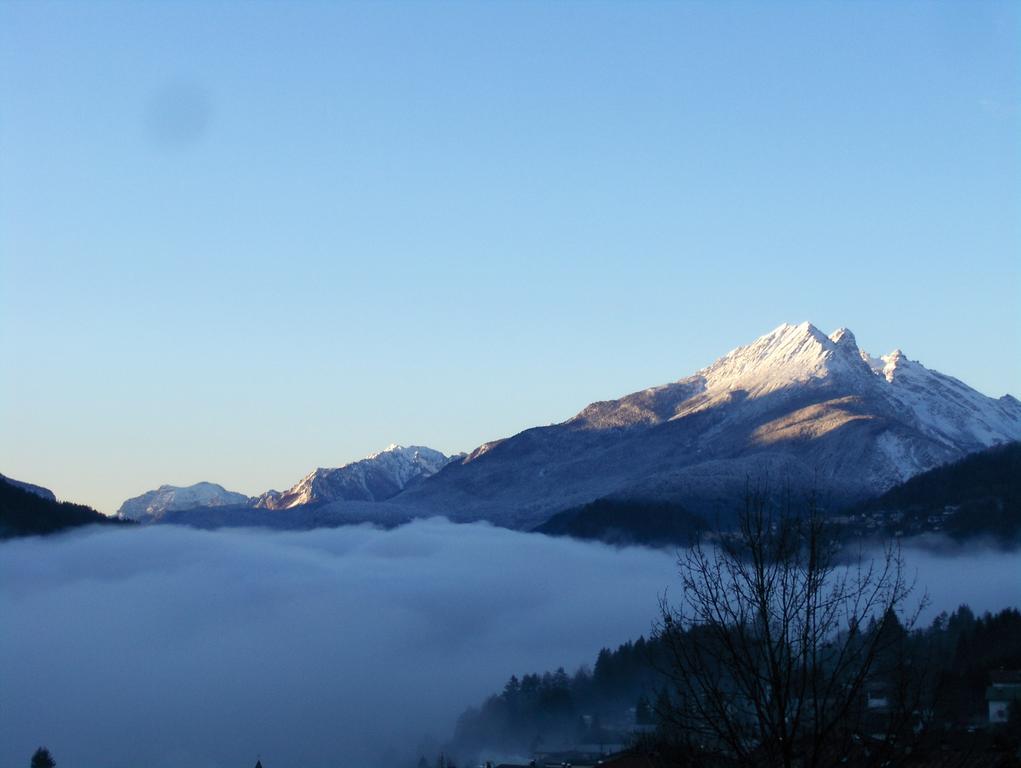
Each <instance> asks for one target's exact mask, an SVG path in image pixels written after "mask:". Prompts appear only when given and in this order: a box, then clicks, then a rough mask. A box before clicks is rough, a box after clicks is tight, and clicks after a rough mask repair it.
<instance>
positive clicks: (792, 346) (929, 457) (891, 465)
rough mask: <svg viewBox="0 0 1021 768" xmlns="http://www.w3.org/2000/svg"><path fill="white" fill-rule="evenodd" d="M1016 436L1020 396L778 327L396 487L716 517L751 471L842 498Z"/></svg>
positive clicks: (500, 509)
mask: <svg viewBox="0 0 1021 768" xmlns="http://www.w3.org/2000/svg"><path fill="white" fill-rule="evenodd" d="M1018 439H1021V403H1019V402H1018V401H1017V400H1016V399H1015V398H1013V397H1011V396H1009V395H1008V396H1004V397H1001V398H999V399H993V398H989V397H986V396H985V395H982V394H981V393H979V392H977V391H975V390H973V389H971V388H970V387H968V386H967V385H966V384H964V383H962V382H960V381H958V380H957V379H955V378H953V377H950V376H946V375H944V374H941V373H938V372H936V371H931V370H929V369H927V368H925V367H924V366H923V365H921V364H920V363H918V362H915V361H912V360H909V359H908V358H907V357H906V356H905V355H904V354H903V353H901V352H900V351H899V350H897V351H895V352H893V353H891V354H889V355H886V356H884V357H882V358H873V357H872V356H870V355H868V354H867V353H865V352H863V351H862V350H860V349H859V347H858V345H857V343H856V341H855V338H854V335H853V334H852V333H851V332H850V331H848V330H847V329H840V330H838V331H836V332H834V333H833V334H831V335H829V336H827V335H826V334H824V333H822V332H820V331H819V330H818V329H817V328H815V327H814V326H812V325H811V324H809V323H802V324H800V325H787V324H785V325H782V326H780V327H779V328H777V329H775V330H773V331H772V332H770V333H768V334H766V335H765V336H762V337H760V338H759V339H756V340H755V341H754V342H752V343H751V344H749V345H747V346H744V347H739V348H738V349H735V350H733V351H732V352H730V353H728V354H727V355H725V356H724V357H722V358H720V359H719V360H717V361H716V362H715V363H713V364H712V365H710V366H708V367H707V368H704V369H703V370H701V371H698V372H697V373H695V374H694V375H692V376H689V377H687V378H684V379H681V380H680V381H677V382H674V383H672V384H667V385H664V386H660V387H653V388H651V389H646V390H642V391H640V392H635V393H633V394H630V395H627V396H626V397H623V398H620V399H618V400H610V401H605V402H598V403H593V404H592V405H589V406H588V407H586V408H585V409H583V410H582V411H581V412H580V413H579V414H577V415H576V416H575V417H573V418H571V419H569V420H567V421H565V422H563V423H560V424H555V425H552V426H548V427H537V428H534V429H529V430H525V431H524V432H521V433H520V434H518V435H515V436H513V437H511V438H507V439H505V440H499V441H495V442H492V443H487V444H485V445H483V446H481V447H480V448H478V449H476V450H475V451H473V452H472V453H471V454H469V455H468V456H467V457H466V458H464V459H463V460H461V461H455V462H452V463H451V464H450V465H449V466H447V467H446V468H444V469H443V471H442V472H439V473H438V474H436V475H435V476H434V477H432V478H430V479H429V480H428V481H426V482H423V483H421V484H420V485H418V486H417V487H414V488H409V489H408V490H407V491H405V492H404V493H402V494H400V495H399V496H396V497H395V498H394V499H393V502H394V503H395V504H400V505H408V506H410V507H413V508H415V509H416V513H417V514H445V515H447V516H449V517H451V518H452V519H455V520H466V521H467V520H476V519H487V520H491V521H492V522H495V523H497V524H500V525H507V526H509V527H514V528H532V527H534V526H536V525H538V524H540V523H542V522H543V521H544V520H546V519H548V518H549V517H550V516H551V515H553V514H554V513H556V512H559V511H561V510H565V509H569V508H573V507H577V506H579V505H584V504H587V503H589V502H591V501H594V500H596V499H599V498H603V497H610V498H615V499H622V498H628V499H647V500H650V501H651V500H669V501H673V502H680V503H683V504H684V505H685V506H686V507H687V508H688V509H690V510H692V511H693V512H696V513H699V514H702V515H704V516H707V517H709V518H711V517H712V516H713V515H716V514H726V512H727V511H729V510H732V509H733V508H734V506H735V504H736V503H737V501H738V500H739V499H740V495H741V489H742V488H743V487H744V485H745V483H746V481H747V479H748V478H753V479H761V478H768V480H769V481H770V482H771V483H773V484H775V485H780V484H789V485H790V486H791V487H792V488H793V489H795V490H799V489H801V490H804V489H810V488H814V489H816V490H818V491H819V492H821V493H822V495H823V496H824V497H825V498H826V500H827V501H828V502H829V503H830V504H833V505H842V504H847V503H851V502H853V501H856V500H859V499H862V498H866V497H869V496H873V495H876V494H878V493H881V492H883V491H885V490H886V489H888V488H890V487H891V486H893V485H895V484H896V483H899V482H901V481H903V480H905V479H907V478H909V477H911V476H913V475H915V474H918V473H919V472H923V471H925V470H928V469H931V468H933V467H936V466H939V465H941V464H945V463H947V462H950V461H954V460H956V459H959V458H961V457H962V456H964V455H966V454H968V453H971V452H973V451H976V450H980V449H982V448H985V447H988V446H991V445H995V444H997V443H1004V442H1010V441H1014V440H1018Z"/></svg>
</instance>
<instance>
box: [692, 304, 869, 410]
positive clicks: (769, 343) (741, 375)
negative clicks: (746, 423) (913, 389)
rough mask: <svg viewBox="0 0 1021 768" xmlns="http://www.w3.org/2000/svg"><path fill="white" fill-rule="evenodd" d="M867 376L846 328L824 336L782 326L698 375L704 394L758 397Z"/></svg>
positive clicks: (807, 328)
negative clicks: (833, 376) (843, 377)
mask: <svg viewBox="0 0 1021 768" xmlns="http://www.w3.org/2000/svg"><path fill="white" fill-rule="evenodd" d="M864 371H867V368H866V367H865V366H864V365H862V360H861V352H860V350H859V349H858V345H857V342H856V341H855V339H854V334H853V333H851V332H850V331H849V330H847V329H846V328H841V329H840V330H838V331H835V332H834V333H833V334H832V335H831V336H827V335H826V334H824V333H823V332H822V331H820V330H819V329H818V328H816V327H815V326H814V325H812V324H811V323H809V322H804V323H800V324H798V325H791V324H790V323H784V324H783V325H781V326H779V327H778V328H775V329H774V330H772V331H770V332H769V333H767V334H766V335H765V336H760V337H759V338H758V339H756V340H755V341H753V342H752V343H751V344H748V345H746V346H743V347H738V348H737V349H735V350H733V351H731V352H729V353H728V354H726V355H724V356H723V357H722V358H720V359H719V360H717V361H716V362H715V363H713V364H712V365H710V366H709V367H708V368H704V369H703V370H701V371H699V373H698V374H697V375H699V376H701V377H703V378H704V380H705V385H706V389H707V391H709V392H710V393H711V392H714V391H716V392H723V391H727V392H733V391H736V390H742V391H744V392H746V393H747V394H748V396H760V395H763V394H768V393H770V392H773V391H775V390H778V389H782V388H786V387H789V386H791V385H793V384H804V383H807V382H809V381H812V380H819V379H824V378H826V377H827V376H829V375H831V374H842V373H848V374H857V375H860V374H861V373H862V372H864Z"/></svg>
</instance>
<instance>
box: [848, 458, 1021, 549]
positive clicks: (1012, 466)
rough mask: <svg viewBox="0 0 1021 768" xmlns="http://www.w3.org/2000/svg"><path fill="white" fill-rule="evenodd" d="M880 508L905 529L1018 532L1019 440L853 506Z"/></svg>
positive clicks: (1013, 535)
mask: <svg viewBox="0 0 1021 768" xmlns="http://www.w3.org/2000/svg"><path fill="white" fill-rule="evenodd" d="M853 512H855V513H859V514H868V513H882V514H884V515H885V517H886V518H887V519H889V520H890V522H891V524H895V525H897V526H900V527H902V528H906V529H907V530H909V531H910V530H914V529H915V528H918V529H919V530H937V531H942V532H944V533H946V534H947V535H949V536H952V537H954V538H956V539H965V538H971V537H974V536H994V537H996V538H997V539H1000V540H1001V541H1013V540H1016V539H1017V538H1018V536H1019V535H1021V443H1010V444H1009V445H1004V446H998V447H996V448H990V449H989V450H986V451H980V452H978V453H974V454H972V455H970V456H967V457H966V458H964V459H962V460H960V461H958V462H955V463H953V464H948V465H946V466H942V467H937V468H936V469H933V470H930V471H928V472H924V473H922V474H920V475H917V476H916V477H913V478H911V479H910V480H908V481H907V482H905V483H902V484H900V485H897V486H895V487H893V488H891V489H890V490H889V491H887V492H886V493H884V494H883V495H881V496H878V497H876V498H875V499H872V500H871V501H868V502H865V503H863V504H861V505H860V506H858V507H856V508H855V509H854V510H853Z"/></svg>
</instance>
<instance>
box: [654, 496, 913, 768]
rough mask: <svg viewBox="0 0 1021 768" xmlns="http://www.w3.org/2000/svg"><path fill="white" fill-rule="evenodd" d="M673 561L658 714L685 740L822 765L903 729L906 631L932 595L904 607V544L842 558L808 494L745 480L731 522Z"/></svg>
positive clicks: (661, 628)
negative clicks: (779, 499)
mask: <svg viewBox="0 0 1021 768" xmlns="http://www.w3.org/2000/svg"><path fill="white" fill-rule="evenodd" d="M678 566H679V570H680V579H681V586H682V595H681V599H680V601H679V602H678V603H677V604H676V605H673V604H670V603H669V602H668V601H667V600H666V598H663V599H662V601H661V606H660V608H661V612H660V620H659V623H658V625H657V627H656V633H657V635H658V637H659V638H660V639H661V640H662V641H663V644H664V647H665V649H666V653H667V658H668V661H667V669H665V670H663V671H664V672H666V673H667V676H668V679H669V681H670V687H671V691H670V695H669V696H667V697H663V698H661V700H660V704H659V705H658V709H659V710H660V711H659V712H658V713H657V714H658V715H659V716H660V718H661V720H662V721H663V722H664V723H665V725H666V726H667V727H668V729H669V730H670V732H671V733H672V734H673V735H674V736H676V737H678V738H679V739H680V740H683V741H684V742H685V743H686V744H687V745H688V746H689V748H691V749H693V750H696V751H698V752H700V753H701V754H703V755H710V754H713V755H718V756H724V757H725V758H726V760H727V761H729V762H733V761H736V762H737V763H738V764H742V765H749V766H784V768H791V767H792V766H795V765H797V766H804V768H814V767H815V766H823V765H833V764H837V763H839V762H840V760H841V759H842V758H845V757H847V756H848V754H849V753H850V752H851V751H853V750H854V748H858V750H859V751H862V752H864V751H865V749H866V747H865V745H866V744H869V745H871V747H872V752H873V753H875V752H876V749H875V747H876V745H877V743H878V744H879V745H880V746H882V745H883V744H884V743H885V744H890V743H893V741H894V740H895V739H896V738H898V735H902V734H903V733H904V732H905V727H906V726H907V725H908V723H907V715H908V713H910V712H911V711H913V710H914V709H915V707H916V702H915V701H914V700H913V699H912V697H911V696H910V695H908V692H907V687H906V686H905V679H904V674H903V672H904V669H905V667H904V664H903V656H902V653H901V651H902V647H903V642H902V641H903V639H904V638H905V637H906V636H907V633H908V632H910V630H911V629H912V627H913V626H914V624H915V622H916V620H917V617H918V613H919V611H920V610H921V609H922V604H923V603H924V598H923V599H921V600H919V601H918V603H917V605H916V606H915V607H914V608H909V606H908V600H909V597H910V596H911V593H912V589H913V585H912V583H910V582H909V581H908V580H907V579H906V578H905V573H904V563H903V560H902V558H901V553H900V551H899V549H898V548H897V547H896V546H894V545H890V546H887V547H886V549H885V550H884V551H882V552H881V553H880V554H879V555H878V556H877V557H871V558H870V557H866V556H864V553H862V552H859V554H858V556H857V558H854V559H851V560H848V559H847V558H846V553H845V552H844V551H843V549H842V547H841V546H840V545H839V544H838V543H837V542H836V541H835V540H834V539H833V538H832V537H831V536H830V535H829V534H828V528H827V526H826V525H825V524H824V521H823V519H822V517H821V515H820V514H819V512H818V509H817V507H816V505H815V503H814V501H813V500H809V502H808V503H807V504H806V509H805V510H804V511H803V512H801V513H796V512H795V511H794V510H793V508H792V506H791V504H790V495H789V494H788V500H787V501H786V502H785V503H784V504H783V505H781V506H776V505H773V504H771V503H770V501H769V496H768V494H767V493H766V492H763V491H759V492H754V491H749V492H748V493H747V494H746V498H745V505H744V509H743V511H742V513H741V514H740V515H739V520H738V526H737V529H736V531H732V532H729V533H720V534H717V535H716V536H714V537H712V538H711V539H709V540H707V541H706V542H704V543H699V544H696V545H695V546H693V547H692V548H690V549H688V550H686V551H685V552H684V553H682V554H681V555H680V556H679V559H678ZM905 612H906V613H905ZM870 689H872V690H873V693H874V696H873V698H872V701H871V704H872V706H870V702H869V693H870ZM880 712H882V713H883V714H882V715H881V716H880V715H879V713H880ZM869 717H871V718H873V720H876V721H877V722H874V723H872V724H871V725H867V723H866V719H867V718H869ZM863 734H864V739H863ZM869 734H873V738H871V739H870V738H869ZM884 759H889V757H888V756H887V757H885V758H884Z"/></svg>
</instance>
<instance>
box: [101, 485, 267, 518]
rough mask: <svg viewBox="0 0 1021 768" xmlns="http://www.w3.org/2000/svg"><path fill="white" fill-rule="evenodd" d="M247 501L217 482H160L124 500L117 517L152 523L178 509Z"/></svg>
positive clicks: (247, 501) (239, 494) (220, 505)
mask: <svg viewBox="0 0 1021 768" xmlns="http://www.w3.org/2000/svg"><path fill="white" fill-rule="evenodd" d="M248 503H249V498H248V497H247V496H245V495H244V494H243V493H235V492H233V491H228V490H227V489H225V488H224V487H223V486H222V485H217V484H216V483H195V484H194V485H188V486H184V487H180V486H176V485H161V486H160V487H159V488H157V489H156V490H154V491H147V492H146V493H143V494H142V495H141V496H135V497H134V498H131V499H128V500H127V501H125V502H124V503H123V504H121V506H120V509H118V510H117V516H118V517H120V518H122V519H125V520H137V521H138V522H143V523H152V522H156V521H158V520H160V519H161V518H162V517H163V516H164V515H166V514H167V513H168V512H172V511H176V510H183V509H195V508H197V507H229V506H233V505H237V504H248Z"/></svg>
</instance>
